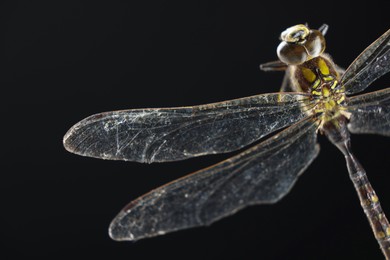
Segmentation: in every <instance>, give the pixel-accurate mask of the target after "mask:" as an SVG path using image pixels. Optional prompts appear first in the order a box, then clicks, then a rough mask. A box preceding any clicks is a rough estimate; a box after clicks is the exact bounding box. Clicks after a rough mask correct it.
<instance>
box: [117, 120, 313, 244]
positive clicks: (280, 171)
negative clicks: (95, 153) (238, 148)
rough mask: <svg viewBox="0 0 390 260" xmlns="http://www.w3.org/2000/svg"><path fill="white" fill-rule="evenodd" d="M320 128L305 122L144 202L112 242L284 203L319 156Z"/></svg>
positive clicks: (120, 223) (122, 220) (120, 220)
mask: <svg viewBox="0 0 390 260" xmlns="http://www.w3.org/2000/svg"><path fill="white" fill-rule="evenodd" d="M316 128H317V125H316V123H315V122H313V119H311V118H309V119H305V120H303V121H300V122H299V123H297V124H295V125H293V126H291V127H289V128H287V129H286V130H284V131H282V132H280V133H279V134H277V135H276V136H274V137H272V138H269V139H267V140H266V141H264V142H262V143H259V144H257V145H256V146H254V147H252V148H251V149H248V150H246V151H244V152H242V153H241V154H238V155H236V156H234V157H232V158H230V159H228V160H225V161H223V162H221V163H219V164H216V165H214V166H212V167H209V168H206V169H203V170H200V171H198V172H195V173H193V174H191V175H188V176H186V177H183V178H181V179H179V180H176V181H174V182H172V183H169V184H167V185H165V186H162V187H160V188H158V189H155V190H153V191H151V192H150V193H148V194H146V195H144V196H141V197H140V198H138V199H136V200H135V201H133V202H131V203H130V204H129V205H127V206H126V207H125V208H124V209H123V210H122V211H121V212H120V213H119V214H118V216H117V217H116V218H115V219H114V220H113V222H112V223H111V226H110V236H111V237H112V238H113V239H115V240H137V239H141V238H145V237H151V236H156V235H161V234H164V233H167V232H171V231H175V230H180V229H185V228H190V227H195V226H203V225H208V224H210V223H212V222H214V221H216V220H218V219H220V218H222V217H225V216H227V215H231V214H233V213H235V212H236V211H238V210H240V209H242V208H243V207H245V206H248V205H252V204H264V203H274V202H276V201H278V200H280V199H281V198H282V197H283V196H284V195H286V194H287V193H288V191H289V190H290V189H291V187H292V186H293V184H294V183H295V181H296V180H297V178H298V176H299V175H300V174H301V173H302V172H303V171H304V170H305V169H306V168H307V167H308V165H309V164H310V163H311V162H312V161H313V159H314V158H315V157H316V156H317V154H318V151H319V146H318V145H317V144H316Z"/></svg>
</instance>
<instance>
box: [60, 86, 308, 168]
mask: <svg viewBox="0 0 390 260" xmlns="http://www.w3.org/2000/svg"><path fill="white" fill-rule="evenodd" d="M305 100H306V101H307V102H309V101H308V96H307V95H306V94H303V93H275V94H264V95H257V96H252V97H247V98H241V99H236V100H230V101H225V102H220V103H213V104H207V105H200V106H192V107H178V108H155V109H133V110H123V111H114V112H106V113H101V114H96V115H93V116H90V117H88V118H86V119H84V120H82V121H80V122H79V123H77V124H76V125H74V126H73V127H72V128H71V129H70V130H69V131H68V133H67V134H66V135H65V137H64V146H65V148H66V149H67V150H69V151H71V152H73V153H76V154H79V155H84V156H90V157H96V158H102V159H111V160H126V161H137V162H149V163H151V162H164V161H175V160H182V159H186V158H190V157H194V156H200V155H205V154H213V153H224V152H229V151H233V150H237V149H239V148H242V147H244V146H246V145H248V144H250V143H252V142H254V141H256V140H258V139H259V138H261V137H263V136H264V135H266V134H269V133H271V132H273V131H275V130H278V129H280V128H282V127H285V126H287V125H290V124H292V123H294V122H297V121H298V120H300V119H302V118H304V117H305V116H306V115H305V113H304V112H303V111H302V109H301V106H302V102H305ZM308 106H309V104H308Z"/></svg>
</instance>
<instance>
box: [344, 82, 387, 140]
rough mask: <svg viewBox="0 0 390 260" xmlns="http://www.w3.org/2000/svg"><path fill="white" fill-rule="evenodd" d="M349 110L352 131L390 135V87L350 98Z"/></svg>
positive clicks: (349, 127)
mask: <svg viewBox="0 0 390 260" xmlns="http://www.w3.org/2000/svg"><path fill="white" fill-rule="evenodd" d="M348 111H349V112H351V113H352V115H351V118H350V122H349V124H348V129H349V131H351V133H356V134H363V133H368V134H381V135H385V136H390V88H386V89H383V90H379V91H375V92H371V93H368V94H364V95H359V96H355V97H352V98H350V99H349V101H348Z"/></svg>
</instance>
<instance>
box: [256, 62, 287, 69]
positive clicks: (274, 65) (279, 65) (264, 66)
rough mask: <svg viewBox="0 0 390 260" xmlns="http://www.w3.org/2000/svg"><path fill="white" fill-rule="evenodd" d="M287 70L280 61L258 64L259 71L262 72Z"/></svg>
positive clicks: (284, 64) (285, 65)
mask: <svg viewBox="0 0 390 260" xmlns="http://www.w3.org/2000/svg"><path fill="white" fill-rule="evenodd" d="M287 68H288V65H287V64H286V63H284V62H281V61H280V60H275V61H270V62H266V63H263V64H260V70H262V71H285V70H286V69H287Z"/></svg>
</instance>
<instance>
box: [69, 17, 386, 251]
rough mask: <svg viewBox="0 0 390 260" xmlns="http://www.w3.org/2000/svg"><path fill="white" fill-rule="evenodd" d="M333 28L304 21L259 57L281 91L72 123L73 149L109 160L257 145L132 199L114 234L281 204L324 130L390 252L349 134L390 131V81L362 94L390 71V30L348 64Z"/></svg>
mask: <svg viewBox="0 0 390 260" xmlns="http://www.w3.org/2000/svg"><path fill="white" fill-rule="evenodd" d="M327 31H328V26H327V25H326V24H324V25H322V26H321V27H319V28H318V29H311V28H309V27H308V25H307V24H298V25H295V26H292V27H289V28H287V29H286V30H284V31H283V32H282V33H281V35H280V40H281V41H280V44H279V46H278V47H277V56H278V60H277V61H272V62H268V63H265V64H262V65H260V68H261V69H262V70H264V71H284V72H285V76H284V78H283V82H282V86H281V89H280V91H279V92H275V93H267V94H259V95H255V96H250V97H244V98H239V99H234V100H229V101H223V102H219V103H212V104H205V105H197V106H186V107H171V108H145V109H129V110H119V111H111V112H104V113H99V114H95V115H92V116H90V117H87V118H85V119H83V120H81V121H80V122H78V123H76V124H75V125H74V126H73V127H71V128H70V129H69V130H68V132H67V133H66V134H65V136H64V139H63V144H64V146H65V148H66V149H67V150H68V151H70V152H72V153H75V154H78V155H82V156H88V157H94V158H100V159H109V160H124V161H133V162H141V163H153V162H168V161H177V160H184V159H188V158H192V157H197V156H203V155H207V154H217V153H228V152H233V151H236V150H239V149H242V148H244V147H246V146H249V145H251V144H252V146H250V147H249V148H247V149H246V150H243V151H242V152H240V153H238V154H237V155H234V156H233V157H231V158H228V159H226V160H224V161H222V162H220V163H217V164H215V165H213V166H210V167H208V168H205V169H202V170H199V171H196V172H194V173H192V174H189V175H187V176H184V177H182V178H179V179H177V180H175V181H173V182H170V183H168V184H166V185H163V186H161V187H159V188H156V189H154V190H152V191H150V192H149V193H147V194H145V195H143V196H141V197H139V198H137V199H135V200H133V201H132V202H130V203H129V204H128V205H126V206H125V207H124V208H123V209H122V210H121V211H120V212H119V214H118V215H117V216H116V217H115V218H114V220H113V221H112V222H111V224H110V227H109V234H110V236H111V238H112V239H114V240H118V241H122V240H132V241H134V240H139V239H142V238H148V237H153V236H158V235H163V234H166V233H168V232H172V231H177V230H182V229H186V228H191V227H197V226H205V225H210V224H211V223H213V222H215V221H217V220H219V219H221V218H223V217H226V216H229V215H232V214H234V213H235V212H237V211H239V210H241V209H243V208H245V207H247V206H249V205H254V204H272V203H276V202H278V201H279V200H280V199H282V198H283V197H284V196H285V195H286V194H287V193H288V192H289V191H290V190H291V188H292V187H293V185H294V184H295V182H296V181H297V179H298V177H299V176H300V175H301V174H302V173H303V172H304V171H305V170H306V169H307V168H308V166H309V165H310V164H311V162H312V161H313V160H314V159H315V158H316V157H317V155H318V153H319V144H318V143H317V136H318V134H322V135H325V136H326V137H327V138H328V139H329V140H330V142H332V143H333V144H334V145H335V146H336V147H337V148H338V149H339V150H340V151H341V153H342V154H343V155H344V157H345V160H346V165H347V169H348V172H349V177H350V179H351V180H352V183H353V185H354V187H355V189H356V192H357V195H358V198H359V200H360V204H361V206H362V208H363V210H364V213H365V215H366V217H367V219H368V221H369V224H370V226H371V229H372V231H373V233H374V236H375V238H376V240H377V241H378V243H379V246H380V249H381V250H382V252H383V254H384V256H385V257H386V259H390V224H389V221H388V220H387V218H386V216H385V213H384V212H383V210H382V207H381V205H380V202H379V199H378V196H377V195H376V193H375V191H374V189H373V187H372V186H371V184H370V182H369V180H368V178H367V174H366V171H365V170H364V168H363V167H362V165H361V164H360V163H359V161H358V159H357V158H356V156H355V155H354V154H353V152H352V150H351V141H350V133H353V134H367V133H368V134H379V135H383V136H390V88H386V89H382V90H378V91H374V92H370V93H366V94H359V95H354V94H357V93H359V92H362V91H363V90H365V89H366V88H367V87H368V86H369V85H370V84H371V83H373V82H374V81H375V80H376V79H378V78H379V77H381V76H383V75H384V74H386V73H387V72H388V71H389V70H390V30H388V31H387V32H385V33H384V34H383V35H382V36H380V37H379V38H378V39H377V40H376V41H374V42H373V43H372V44H371V45H369V46H368V47H367V48H366V49H365V50H364V51H363V52H362V53H361V54H360V55H359V56H358V57H357V58H356V59H355V60H354V61H353V62H352V64H351V65H350V66H349V67H348V68H347V69H346V70H344V69H343V68H341V67H339V66H337V65H336V64H335V63H334V62H333V60H332V58H331V57H330V56H329V55H328V54H327V53H326V52H325V47H326V42H325V34H326V32H327ZM274 132H276V134H274V135H271V137H269V135H270V134H271V133H274ZM263 139H264V140H263Z"/></svg>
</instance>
